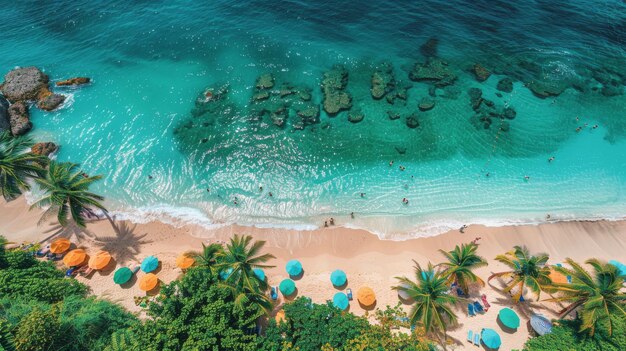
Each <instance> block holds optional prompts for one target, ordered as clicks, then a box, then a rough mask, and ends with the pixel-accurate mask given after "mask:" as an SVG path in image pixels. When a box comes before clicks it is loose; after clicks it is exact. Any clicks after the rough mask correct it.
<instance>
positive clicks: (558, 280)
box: [548, 269, 567, 284]
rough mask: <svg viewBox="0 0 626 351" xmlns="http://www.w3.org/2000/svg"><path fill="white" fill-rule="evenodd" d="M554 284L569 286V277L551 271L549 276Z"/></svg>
mask: <svg viewBox="0 0 626 351" xmlns="http://www.w3.org/2000/svg"><path fill="white" fill-rule="evenodd" d="M548 276H549V277H550V279H551V280H552V283H554V284H567V277H566V276H564V275H563V274H561V273H560V272H557V271H556V270H555V269H551V270H550V275H548Z"/></svg>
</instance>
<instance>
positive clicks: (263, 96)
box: [252, 90, 270, 102]
mask: <svg viewBox="0 0 626 351" xmlns="http://www.w3.org/2000/svg"><path fill="white" fill-rule="evenodd" d="M269 97H270V93H269V91H267V90H263V91H259V92H258V93H255V94H254V95H252V101H254V102H257V101H263V100H267V99H268V98H269Z"/></svg>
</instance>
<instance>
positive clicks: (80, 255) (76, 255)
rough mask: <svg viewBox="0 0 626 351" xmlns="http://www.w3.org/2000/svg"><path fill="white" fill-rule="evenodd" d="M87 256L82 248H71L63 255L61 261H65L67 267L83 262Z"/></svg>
mask: <svg viewBox="0 0 626 351" xmlns="http://www.w3.org/2000/svg"><path fill="white" fill-rule="evenodd" d="M86 258H87V253H85V250H83V249H76V250H72V251H70V252H68V253H67V255H65V257H63V263H65V265H66V266H68V267H73V266H78V265H80V264H81V263H83V262H85V259H86Z"/></svg>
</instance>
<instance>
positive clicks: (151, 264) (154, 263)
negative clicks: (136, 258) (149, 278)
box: [141, 256, 159, 273]
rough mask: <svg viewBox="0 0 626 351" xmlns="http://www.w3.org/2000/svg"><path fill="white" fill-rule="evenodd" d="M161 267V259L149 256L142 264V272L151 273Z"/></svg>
mask: <svg viewBox="0 0 626 351" xmlns="http://www.w3.org/2000/svg"><path fill="white" fill-rule="evenodd" d="M157 267H159V259H158V258H156V257H154V256H148V257H146V258H145V259H144V260H143V261H142V262H141V270H142V271H144V272H146V273H150V272H152V271H154V270H155V269H157Z"/></svg>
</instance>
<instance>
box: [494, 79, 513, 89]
mask: <svg viewBox="0 0 626 351" xmlns="http://www.w3.org/2000/svg"><path fill="white" fill-rule="evenodd" d="M496 88H497V89H498V90H500V91H503V92H505V93H510V92H512V91H513V80H512V79H511V78H508V77H507V78H502V79H500V81H498V85H497V86H496Z"/></svg>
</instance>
